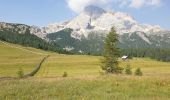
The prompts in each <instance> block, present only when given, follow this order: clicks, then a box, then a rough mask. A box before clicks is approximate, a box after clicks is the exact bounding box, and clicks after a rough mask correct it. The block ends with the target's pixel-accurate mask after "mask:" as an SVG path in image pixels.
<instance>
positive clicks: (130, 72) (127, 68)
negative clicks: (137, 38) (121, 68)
mask: <svg viewBox="0 0 170 100" xmlns="http://www.w3.org/2000/svg"><path fill="white" fill-rule="evenodd" d="M125 74H127V75H131V74H132V70H131V67H130V65H129V64H128V65H127V67H126V68H125Z"/></svg>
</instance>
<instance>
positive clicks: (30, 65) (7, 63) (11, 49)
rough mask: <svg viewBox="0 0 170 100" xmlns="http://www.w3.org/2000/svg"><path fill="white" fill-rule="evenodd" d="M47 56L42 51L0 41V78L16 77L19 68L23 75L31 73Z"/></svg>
mask: <svg viewBox="0 0 170 100" xmlns="http://www.w3.org/2000/svg"><path fill="white" fill-rule="evenodd" d="M47 54H48V53H47V52H45V51H42V50H38V49H34V48H30V47H23V46H20V45H15V44H10V43H7V42H2V41H0V55H1V56H0V77H16V76H17V71H18V70H19V69H20V68H21V69H23V71H24V73H28V72H31V71H32V70H33V69H34V68H35V66H36V65H37V64H38V63H39V62H40V61H41V59H42V58H43V57H44V56H46V55H47Z"/></svg>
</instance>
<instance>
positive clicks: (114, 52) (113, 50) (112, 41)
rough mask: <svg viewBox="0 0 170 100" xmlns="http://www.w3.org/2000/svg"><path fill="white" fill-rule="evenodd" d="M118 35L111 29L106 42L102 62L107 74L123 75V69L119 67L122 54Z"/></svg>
mask: <svg viewBox="0 0 170 100" xmlns="http://www.w3.org/2000/svg"><path fill="white" fill-rule="evenodd" d="M117 41H118V35H117V34H116V31H115V29H114V28H112V29H111V31H110V33H109V34H108V35H107V37H106V39H105V42H104V54H103V59H102V60H101V63H102V66H101V67H102V69H103V70H105V71H106V72H107V73H121V72H122V68H121V67H119V63H118V57H119V54H120V51H119V48H117V45H116V44H117Z"/></svg>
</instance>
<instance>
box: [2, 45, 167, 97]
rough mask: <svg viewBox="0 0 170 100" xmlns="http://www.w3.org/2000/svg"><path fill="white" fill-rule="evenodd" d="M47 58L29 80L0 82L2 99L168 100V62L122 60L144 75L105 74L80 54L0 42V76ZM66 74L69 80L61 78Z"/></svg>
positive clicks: (96, 60) (29, 68) (27, 69)
mask: <svg viewBox="0 0 170 100" xmlns="http://www.w3.org/2000/svg"><path fill="white" fill-rule="evenodd" d="M47 54H48V55H50V57H49V58H48V59H47V60H46V61H45V62H44V63H43V64H42V67H41V68H40V70H39V71H38V73H37V74H36V75H35V76H34V77H32V78H26V79H14V80H3V79H2V80H0V90H3V91H0V99H2V100H17V99H20V100H25V99H26V100H32V99H34V100H49V99H50V100H53V99H55V100H56V99H58V100H169V99H170V63H167V62H158V61H155V60H151V59H149V58H144V59H142V58H134V59H132V60H129V61H121V60H120V66H121V67H126V66H127V64H130V65H131V67H132V71H133V72H134V71H135V69H136V68H138V67H140V68H141V70H142V72H143V76H141V77H140V76H134V74H133V75H125V74H124V73H123V74H121V75H108V74H107V75H106V74H103V73H102V70H101V68H100V58H101V57H96V56H83V55H61V54H56V53H51V52H45V51H42V50H38V49H34V48H29V47H22V46H19V45H14V44H8V45H6V44H3V43H1V42H0V77H8V76H12V77H15V76H16V72H17V71H18V69H19V68H22V69H23V70H24V72H25V73H27V72H30V71H32V69H33V68H34V67H35V66H36V65H37V64H39V62H40V61H41V59H42V58H43V57H44V56H46V55H47ZM64 72H67V74H68V77H62V76H63V73H64Z"/></svg>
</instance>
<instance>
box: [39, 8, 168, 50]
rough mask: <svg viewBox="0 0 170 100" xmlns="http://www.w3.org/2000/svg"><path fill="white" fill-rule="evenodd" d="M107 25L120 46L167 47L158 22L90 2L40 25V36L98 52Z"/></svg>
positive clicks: (60, 43)
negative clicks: (76, 11)
mask: <svg viewBox="0 0 170 100" xmlns="http://www.w3.org/2000/svg"><path fill="white" fill-rule="evenodd" d="M111 27H115V29H116V31H117V33H118V34H119V38H120V39H119V40H120V41H119V46H120V47H121V48H124V49H125V48H170V46H169V45H170V31H168V30H164V29H162V28H161V27H160V26H158V25H149V24H140V23H138V22H137V21H136V20H135V19H134V18H133V17H132V16H130V15H129V14H127V13H122V12H110V11H106V10H104V9H102V8H100V7H97V6H93V5H90V6H87V7H85V8H84V11H83V12H82V13H80V14H79V15H78V16H77V17H75V18H74V19H72V20H70V21H65V22H63V23H55V24H50V25H48V26H46V27H42V28H41V32H42V33H43V34H46V35H45V37H44V39H46V40H47V41H55V42H56V43H58V44H59V45H60V46H61V47H62V48H65V49H67V50H71V51H74V52H80V51H81V52H85V53H89V52H90V53H96V52H98V53H101V52H102V46H103V40H104V38H105V36H106V35H107V34H108V32H109V31H110V29H111ZM68 30H69V31H68ZM92 51H93V52H92Z"/></svg>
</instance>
